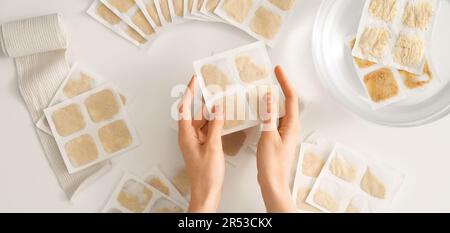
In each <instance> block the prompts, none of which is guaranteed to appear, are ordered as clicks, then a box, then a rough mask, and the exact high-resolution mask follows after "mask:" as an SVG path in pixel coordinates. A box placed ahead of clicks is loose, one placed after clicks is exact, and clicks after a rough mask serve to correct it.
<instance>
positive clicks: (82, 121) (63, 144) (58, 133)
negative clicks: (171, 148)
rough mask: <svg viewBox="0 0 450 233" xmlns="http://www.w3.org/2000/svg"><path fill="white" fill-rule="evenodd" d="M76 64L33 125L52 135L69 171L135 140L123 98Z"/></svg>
mask: <svg viewBox="0 0 450 233" xmlns="http://www.w3.org/2000/svg"><path fill="white" fill-rule="evenodd" d="M103 81H104V79H103V78H101V77H100V76H98V75H96V74H94V73H93V72H90V71H88V70H87V69H86V68H83V67H81V66H80V65H78V64H75V65H73V67H72V69H71V71H70V73H69V75H68V76H67V78H66V79H65V81H64V82H63V83H62V84H61V86H60V87H59V89H58V90H57V92H56V94H55V96H54V97H53V99H52V100H51V101H50V104H49V106H48V108H46V109H45V110H44V113H45V116H43V117H41V118H40V119H39V120H38V121H37V123H36V125H37V127H38V128H39V129H41V130H42V131H44V132H46V133H48V134H50V135H53V137H54V138H55V140H56V143H57V145H58V148H59V150H60V152H61V156H62V158H63V160H64V163H65V165H66V168H67V170H68V171H69V173H70V174H73V173H76V172H79V171H81V170H84V169H86V168H88V167H91V166H93V165H95V164H98V163H100V162H102V161H105V160H108V159H110V158H112V157H114V156H116V155H119V154H123V153H125V152H127V151H129V150H131V149H133V148H135V147H136V146H138V144H139V139H138V136H137V132H136V130H135V128H134V127H133V125H132V124H131V122H130V119H129V117H128V115H127V112H126V110H125V103H126V98H125V96H123V95H122V94H120V93H119V92H118V90H117V88H116V87H114V86H113V85H112V84H110V83H103V84H102V82H103Z"/></svg>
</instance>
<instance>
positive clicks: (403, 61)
mask: <svg viewBox="0 0 450 233" xmlns="http://www.w3.org/2000/svg"><path fill="white" fill-rule="evenodd" d="M382 3H384V4H382ZM440 5H441V2H440V0H389V1H380V0H366V3H365V5H364V9H363V13H362V17H361V21H360V24H359V27H358V33H357V36H356V38H357V39H356V44H355V47H354V49H353V52H352V54H353V56H356V57H358V58H361V59H365V60H369V61H372V62H375V63H379V64H382V65H385V66H389V67H394V68H396V69H399V70H405V71H408V72H410V73H414V74H419V75H420V74H423V69H424V65H425V63H426V58H427V56H428V55H429V52H430V51H431V41H432V33H433V29H434V25H435V23H436V15H437V13H438V12H439V9H440Z"/></svg>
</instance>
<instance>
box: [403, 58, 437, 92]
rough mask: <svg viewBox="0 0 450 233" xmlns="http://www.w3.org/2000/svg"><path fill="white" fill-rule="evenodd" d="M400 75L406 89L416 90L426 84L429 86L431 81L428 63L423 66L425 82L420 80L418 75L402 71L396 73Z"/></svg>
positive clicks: (431, 76)
mask: <svg viewBox="0 0 450 233" xmlns="http://www.w3.org/2000/svg"><path fill="white" fill-rule="evenodd" d="M398 72H399V73H400V75H401V76H402V77H403V83H404V84H405V86H406V87H407V88H408V89H416V88H420V87H423V86H425V85H427V84H429V83H430V82H431V81H433V72H431V69H430V66H429V65H428V63H425V66H424V67H423V73H424V75H425V76H426V77H427V79H426V80H423V79H420V80H419V75H416V74H413V73H409V72H407V71H404V70H399V71H398Z"/></svg>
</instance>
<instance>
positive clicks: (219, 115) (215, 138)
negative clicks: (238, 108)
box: [208, 105, 225, 143]
mask: <svg viewBox="0 0 450 233" xmlns="http://www.w3.org/2000/svg"><path fill="white" fill-rule="evenodd" d="M224 115H225V114H224V111H223V107H222V106H220V105H216V106H214V107H213V114H212V118H211V120H210V121H209V123H208V140H209V141H210V142H213V143H219V142H222V130H223V126H224V125H225V117H224Z"/></svg>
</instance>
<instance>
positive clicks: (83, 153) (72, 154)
mask: <svg viewBox="0 0 450 233" xmlns="http://www.w3.org/2000/svg"><path fill="white" fill-rule="evenodd" d="M65 149H66V153H67V155H68V157H69V159H70V163H71V164H72V165H73V166H74V167H81V166H84V165H86V164H89V163H91V162H93V161H95V160H96V159H97V158H98V150H97V146H96V145H95V143H94V139H93V138H92V137H91V135H89V134H85V135H82V136H79V137H77V138H74V139H72V140H70V141H69V142H67V143H66V145H65Z"/></svg>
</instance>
